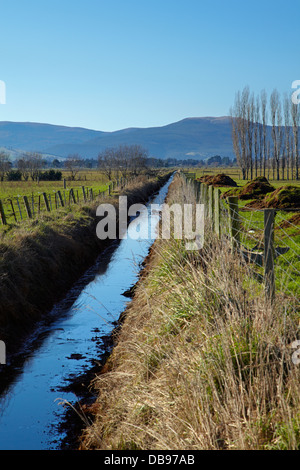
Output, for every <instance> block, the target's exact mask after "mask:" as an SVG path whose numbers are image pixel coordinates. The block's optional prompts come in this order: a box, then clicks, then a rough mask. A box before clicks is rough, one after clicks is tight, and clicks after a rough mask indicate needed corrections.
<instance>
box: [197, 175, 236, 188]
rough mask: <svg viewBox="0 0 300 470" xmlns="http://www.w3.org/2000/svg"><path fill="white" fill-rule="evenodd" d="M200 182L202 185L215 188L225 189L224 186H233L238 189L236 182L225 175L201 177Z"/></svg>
mask: <svg viewBox="0 0 300 470" xmlns="http://www.w3.org/2000/svg"><path fill="white" fill-rule="evenodd" d="M199 180H200V181H201V182H202V183H206V184H208V185H213V186H214V187H219V186H220V187H223V186H232V187H237V184H236V182H235V181H234V180H233V179H232V178H230V176H228V175H225V173H219V174H218V175H205V176H201V178H199Z"/></svg>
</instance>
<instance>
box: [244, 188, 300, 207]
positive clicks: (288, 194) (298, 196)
mask: <svg viewBox="0 0 300 470" xmlns="http://www.w3.org/2000/svg"><path fill="white" fill-rule="evenodd" d="M246 206H247V207H252V208H256V209H262V208H266V209H300V187H298V186H291V185H288V186H281V187H280V188H277V189H276V190H275V191H273V192H272V193H269V194H266V196H265V197H264V199H261V200H258V201H251V202H249V203H248V204H246ZM246 206H245V207H246Z"/></svg>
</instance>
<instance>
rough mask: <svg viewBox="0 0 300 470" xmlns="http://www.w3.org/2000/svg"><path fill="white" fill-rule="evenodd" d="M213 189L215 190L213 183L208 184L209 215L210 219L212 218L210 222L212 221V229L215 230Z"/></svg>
mask: <svg viewBox="0 0 300 470" xmlns="http://www.w3.org/2000/svg"><path fill="white" fill-rule="evenodd" d="M213 190H214V188H213V186H212V185H210V186H208V217H209V220H210V223H211V227H212V230H213V226H214V218H213V215H214V198H213Z"/></svg>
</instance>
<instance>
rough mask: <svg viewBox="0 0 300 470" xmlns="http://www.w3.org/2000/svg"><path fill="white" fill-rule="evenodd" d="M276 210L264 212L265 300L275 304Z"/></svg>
mask: <svg viewBox="0 0 300 470" xmlns="http://www.w3.org/2000/svg"><path fill="white" fill-rule="evenodd" d="M274 219H275V211H274V209H265V210H264V270H265V272H264V280H265V298H266V300H267V301H268V302H271V303H272V302H273V300H274V296H275V276H274Z"/></svg>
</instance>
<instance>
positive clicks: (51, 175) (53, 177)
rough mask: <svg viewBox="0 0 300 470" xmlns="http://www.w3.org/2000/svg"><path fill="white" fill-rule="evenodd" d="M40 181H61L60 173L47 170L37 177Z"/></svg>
mask: <svg viewBox="0 0 300 470" xmlns="http://www.w3.org/2000/svg"><path fill="white" fill-rule="evenodd" d="M39 179H40V181H61V179H62V172H61V171H55V170H47V171H44V172H43V173H41V174H40V175H39Z"/></svg>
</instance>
